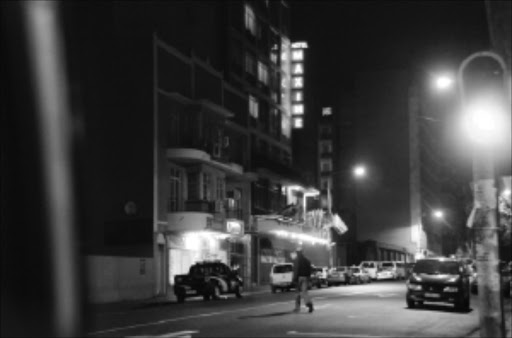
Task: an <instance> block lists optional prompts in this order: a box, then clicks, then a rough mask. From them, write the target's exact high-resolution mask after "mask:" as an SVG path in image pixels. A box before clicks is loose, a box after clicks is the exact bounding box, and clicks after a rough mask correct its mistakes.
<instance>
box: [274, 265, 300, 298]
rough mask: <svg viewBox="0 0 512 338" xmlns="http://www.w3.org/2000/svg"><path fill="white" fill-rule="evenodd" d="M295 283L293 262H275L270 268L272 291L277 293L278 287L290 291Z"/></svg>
mask: <svg viewBox="0 0 512 338" xmlns="http://www.w3.org/2000/svg"><path fill="white" fill-rule="evenodd" d="M292 287H295V286H294V284H293V264H292V263H279V264H274V265H273V266H272V268H271V269H270V291H272V293H276V290H277V289H281V291H284V290H286V291H288V290H290V289H291V288H292Z"/></svg>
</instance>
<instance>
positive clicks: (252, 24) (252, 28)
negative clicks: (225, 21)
mask: <svg viewBox="0 0 512 338" xmlns="http://www.w3.org/2000/svg"><path fill="white" fill-rule="evenodd" d="M245 28H246V29H247V30H248V31H249V32H251V34H252V35H254V36H256V30H257V29H256V16H255V15H254V11H253V10H252V8H251V7H250V6H249V5H245Z"/></svg>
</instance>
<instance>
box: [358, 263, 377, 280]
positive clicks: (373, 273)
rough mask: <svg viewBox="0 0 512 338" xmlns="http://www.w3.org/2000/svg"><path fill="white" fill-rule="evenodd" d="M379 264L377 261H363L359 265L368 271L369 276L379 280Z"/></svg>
mask: <svg viewBox="0 0 512 338" xmlns="http://www.w3.org/2000/svg"><path fill="white" fill-rule="evenodd" d="M378 267H379V266H378V263H377V262H375V261H362V262H361V264H359V268H360V269H363V270H366V271H367V272H368V274H369V275H370V278H371V279H376V278H377V269H378Z"/></svg>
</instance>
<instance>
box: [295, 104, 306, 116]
mask: <svg viewBox="0 0 512 338" xmlns="http://www.w3.org/2000/svg"><path fill="white" fill-rule="evenodd" d="M292 109H293V113H294V114H300V115H302V114H304V105H303V104H294V105H293V107H292Z"/></svg>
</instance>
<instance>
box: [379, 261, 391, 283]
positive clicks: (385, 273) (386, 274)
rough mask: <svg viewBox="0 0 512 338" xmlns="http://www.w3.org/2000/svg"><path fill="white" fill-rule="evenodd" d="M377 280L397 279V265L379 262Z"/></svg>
mask: <svg viewBox="0 0 512 338" xmlns="http://www.w3.org/2000/svg"><path fill="white" fill-rule="evenodd" d="M375 279H377V280H382V279H396V270H395V264H394V263H393V262H391V261H385V262H378V268H377V273H376V275H375Z"/></svg>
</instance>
